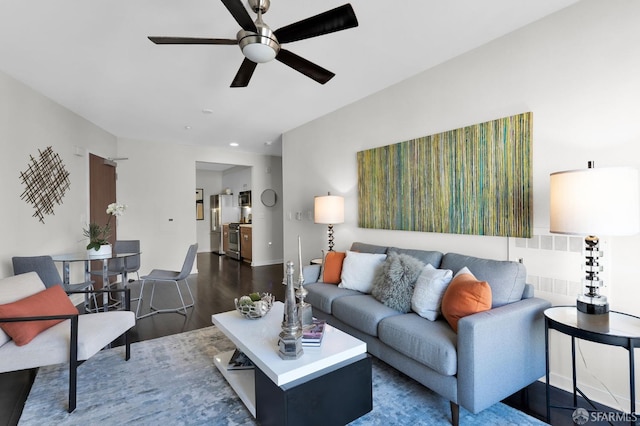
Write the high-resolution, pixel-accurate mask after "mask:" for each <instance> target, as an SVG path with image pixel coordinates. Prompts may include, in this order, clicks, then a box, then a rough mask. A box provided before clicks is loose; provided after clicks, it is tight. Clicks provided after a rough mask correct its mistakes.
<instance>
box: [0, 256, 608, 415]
mask: <svg viewBox="0 0 640 426" xmlns="http://www.w3.org/2000/svg"><path fill="white" fill-rule="evenodd" d="M282 278H283V267H282V265H281V264H280V265H272V266H261V267H254V268H251V267H250V266H249V265H247V264H245V263H244V262H238V261H235V260H233V259H229V258H227V257H225V256H218V255H215V254H210V253H200V254H198V274H197V276H192V277H191V278H190V286H191V289H192V291H193V292H194V295H195V296H196V301H195V306H194V308H190V309H189V311H188V315H187V316H186V317H184V316H182V315H179V314H173V313H171V314H158V315H154V316H152V317H148V318H144V319H141V320H139V321H138V323H137V324H136V326H135V328H134V329H133V333H132V338H133V341H142V340H148V339H153V338H156V337H162V336H167V335H170V334H176V333H180V332H183V331H188V330H195V329H198V328H203V327H208V326H210V325H211V315H212V314H215V313H219V312H225V311H229V310H232V309H234V305H233V299H234V298H235V297H239V296H242V295H245V294H249V293H251V292H254V291H257V292H269V293H272V294H274V295H275V296H276V299H278V300H284V286H283V285H282ZM131 288H132V294H133V295H134V296H135V295H137V294H138V292H139V288H140V287H139V284H138V283H137V282H136V283H132V284H131ZM147 293H148V289H145V294H147ZM146 297H147V298H148V296H146ZM187 297H188V296H187ZM147 300H148V299H147ZM176 300H179V299H178V297H177V294H176V293H175V292H174V291H173V288H171V287H167V288H166V289H163V291H157V292H156V301H157V302H155V303H154V304H155V305H157V307H159V308H162V307H173V306H176V305H175V304H176ZM133 306H134V307H135V306H136V305H135V303H134V304H133ZM146 306H148V305H147V302H146V301H145V304H144V305H143V307H146ZM79 374H82V367H80V370H79ZM34 378H35V370H27V371H19V372H12V373H3V374H0V425H15V424H17V423H18V419H19V418H20V414H21V412H22V408H23V406H24V402H25V400H26V397H27V395H28V394H29V390H30V388H31V384H32V383H33V379H34ZM81 394H82V393H81V392H80V393H79V395H81ZM526 394H527V397H526V398H525V397H523V395H525V393H518V394H515V395H513V396H511V397H510V398H507V399H506V400H505V401H504V402H505V403H507V404H509V405H511V406H513V407H515V408H517V409H520V410H522V411H525V412H527V413H528V414H530V415H532V416H534V417H537V418H539V419H544V418H545V415H546V411H545V387H544V384H542V383H539V382H537V383H534V384H532V385H531V386H529V388H528V389H527V392H526ZM570 396H571V395H570V394H568V393H566V392H563V391H560V390H557V389H553V392H552V400H553V403H554V404H557V405H565V404H566V405H569V404H570V403H571V398H570ZM602 410H603V411H610V410H609V409H606V407H603V408H602ZM571 412H572V411H571V410H554V411H553V412H552V419H553V425H559V426H564V425H567V426H571V425H574V424H575V423H574V422H573V420H572V419H571Z"/></svg>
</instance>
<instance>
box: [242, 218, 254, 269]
mask: <svg viewBox="0 0 640 426" xmlns="http://www.w3.org/2000/svg"><path fill="white" fill-rule="evenodd" d="M251 251H252V250H251V226H246V225H245V226H243V225H240V255H241V256H242V259H243V260H244V261H246V262H249V263H251Z"/></svg>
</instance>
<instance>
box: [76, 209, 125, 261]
mask: <svg viewBox="0 0 640 426" xmlns="http://www.w3.org/2000/svg"><path fill="white" fill-rule="evenodd" d="M126 208H127V206H126V205H125V204H120V203H111V204H109V205H108V206H107V214H108V215H109V219H108V220H107V224H106V225H104V226H100V225H98V224H97V223H90V224H89V226H88V227H87V228H85V229H83V230H82V231H83V234H84V236H85V237H87V238H89V244H87V250H91V249H94V250H95V251H98V250H100V246H102V245H105V244H109V236H110V235H111V218H112V217H114V216H116V217H119V216H122V215H123V214H124V211H125V210H126Z"/></svg>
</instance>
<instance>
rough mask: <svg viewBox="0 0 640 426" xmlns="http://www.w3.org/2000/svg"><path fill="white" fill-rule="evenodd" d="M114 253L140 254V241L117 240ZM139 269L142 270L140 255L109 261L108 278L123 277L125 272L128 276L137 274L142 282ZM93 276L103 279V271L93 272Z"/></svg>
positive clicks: (125, 284) (124, 284)
mask: <svg viewBox="0 0 640 426" xmlns="http://www.w3.org/2000/svg"><path fill="white" fill-rule="evenodd" d="M113 251H114V252H115V253H140V240H116V241H115V243H114V244H113ZM139 269H140V255H139V254H138V255H135V256H129V257H126V258H124V259H121V258H114V259H110V260H109V265H108V266H107V276H109V277H116V276H118V275H123V273H124V272H125V271H126V272H127V274H131V273H134V272H135V274H136V276H137V278H138V280H140V275H139V274H138V270H139ZM91 275H98V276H100V277H102V270H99V271H97V270H96V271H91ZM123 277H124V275H123ZM123 281H124V279H123ZM129 281H131V280H129ZM122 284H123V286H125V287H126V286H127V284H128V283H125V282H123V283H122ZM131 300H136V299H131Z"/></svg>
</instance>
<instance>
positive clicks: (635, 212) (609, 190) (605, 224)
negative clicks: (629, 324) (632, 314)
mask: <svg viewBox="0 0 640 426" xmlns="http://www.w3.org/2000/svg"><path fill="white" fill-rule="evenodd" d="M638 190H639V189H638V171H637V170H636V169H634V168H631V167H603V168H595V167H594V164H593V162H591V161H590V162H589V164H588V168H587V169H582V170H569V171H562V172H556V173H552V174H551V189H550V195H551V200H550V201H551V204H550V219H551V227H550V231H551V232H552V233H557V234H570V235H585V240H584V241H585V246H584V253H585V262H584V264H583V269H584V271H585V275H584V278H583V279H582V283H583V284H584V286H585V292H584V294H580V295H578V299H577V309H578V315H579V316H580V315H581V313H582V314H587V315H602V314H608V312H609V302H608V301H607V298H606V296H604V295H601V294H599V289H600V287H603V286H604V282H603V281H602V280H601V279H600V277H599V273H600V272H602V269H603V268H602V265H600V262H599V259H600V257H602V255H603V253H602V252H601V251H600V247H599V242H600V240H599V238H598V235H609V236H619V235H633V234H637V233H638V231H639V230H640V208H639V204H640V203H639V201H638V198H639V197H638ZM607 318H608V315H607Z"/></svg>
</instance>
